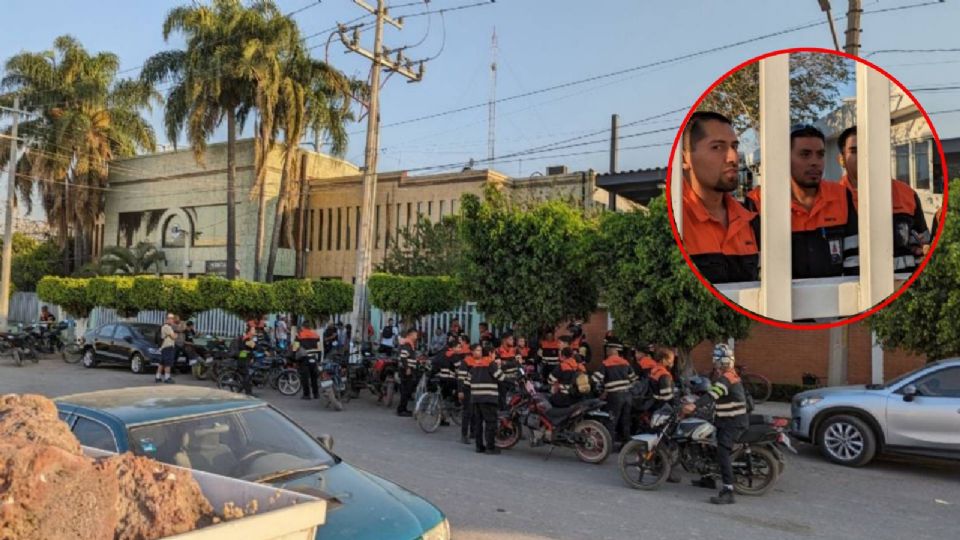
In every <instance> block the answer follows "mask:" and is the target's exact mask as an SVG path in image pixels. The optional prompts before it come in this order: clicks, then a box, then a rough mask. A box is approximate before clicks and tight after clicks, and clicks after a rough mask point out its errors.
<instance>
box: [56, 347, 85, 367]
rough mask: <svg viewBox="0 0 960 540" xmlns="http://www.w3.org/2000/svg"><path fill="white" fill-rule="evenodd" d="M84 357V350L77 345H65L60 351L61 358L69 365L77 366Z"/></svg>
mask: <svg viewBox="0 0 960 540" xmlns="http://www.w3.org/2000/svg"><path fill="white" fill-rule="evenodd" d="M82 357H83V349H81V348H80V346H79V345H77V344H76V343H71V344H69V345H65V346H64V347H63V349H62V350H61V351H60V358H61V359H63V361H64V362H66V363H68V364H76V363H77V362H79V361H80V358H82Z"/></svg>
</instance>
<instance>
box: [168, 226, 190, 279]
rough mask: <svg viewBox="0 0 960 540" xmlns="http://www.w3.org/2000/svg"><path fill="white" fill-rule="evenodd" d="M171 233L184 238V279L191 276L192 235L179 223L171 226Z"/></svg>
mask: <svg viewBox="0 0 960 540" xmlns="http://www.w3.org/2000/svg"><path fill="white" fill-rule="evenodd" d="M170 234H172V235H173V236H174V237H175V238H183V248H184V252H183V279H189V278H190V235H189V234H188V233H187V230H186V229H181V228H180V226H179V225H174V226H173V227H170Z"/></svg>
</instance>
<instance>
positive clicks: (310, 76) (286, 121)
mask: <svg viewBox="0 0 960 540" xmlns="http://www.w3.org/2000/svg"><path fill="white" fill-rule="evenodd" d="M278 74H279V81H278V84H277V99H276V113H275V114H274V115H273V117H274V119H275V120H276V129H279V130H281V131H282V132H283V142H282V144H281V147H282V150H283V167H282V169H281V174H280V187H279V192H278V195H277V205H276V207H275V213H274V219H273V230H272V232H271V235H270V252H269V256H268V259H267V271H266V281H268V282H269V281H272V280H273V273H274V269H275V266H276V260H277V250H278V248H279V244H280V233H281V228H282V223H283V218H284V217H287V220H286V222H287V223H288V224H289V223H291V222H292V220H291V219H290V217H291V216H289V215H287V214H288V207H289V206H293V205H292V204H291V203H292V202H295V201H297V200H298V198H299V190H300V189H301V188H302V186H301V185H300V184H299V183H295V182H291V179H292V178H294V177H298V176H300V175H299V172H298V171H300V169H301V167H300V159H298V158H299V156H300V153H299V147H300V141H302V140H303V138H304V136H305V135H306V134H307V132H308V131H313V132H315V133H318V134H321V135H325V136H326V137H327V139H328V142H329V144H330V148H331V152H332V153H333V154H335V155H343V153H344V152H345V151H346V147H347V133H346V128H345V124H346V122H347V121H349V120H351V119H352V118H353V117H352V115H351V112H350V107H351V104H352V102H353V97H352V96H353V93H354V92H357V91H362V83H357V82H356V81H352V80H350V79H349V78H348V77H347V76H346V75H344V74H343V73H341V72H340V71H338V70H336V69H334V68H333V67H331V66H330V65H328V64H326V63H325V62H321V61H319V60H314V59H312V58H310V57H309V56H308V54H307V52H306V51H305V50H304V49H303V48H302V47H301V46H300V45H299V41H298V42H297V48H296V49H294V51H293V54H292V55H290V56H289V57H287V58H283V59H282V65H281V66H280V69H279V70H278ZM276 129H275V131H276ZM291 186H295V187H296V188H297V189H291ZM287 231H288V235H289V236H290V237H291V240H290V243H291V245H292V244H293V241H292V233H291V231H290V227H288V228H287Z"/></svg>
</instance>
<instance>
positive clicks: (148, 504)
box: [0, 395, 219, 540]
mask: <svg viewBox="0 0 960 540" xmlns="http://www.w3.org/2000/svg"><path fill="white" fill-rule="evenodd" d="M216 517H217V516H216V515H215V514H214V510H213V508H212V507H211V505H210V503H209V501H207V499H206V497H204V496H203V493H201V491H200V486H199V485H198V484H197V482H196V480H194V478H193V476H192V475H191V474H190V473H189V472H188V471H185V470H182V469H174V468H172V467H170V466H168V465H165V464H163V463H160V462H158V461H154V460H152V459H149V458H145V457H139V456H134V455H132V454H129V453H127V454H123V455H119V456H111V457H107V458H101V459H91V458H88V457H86V456H84V455H83V454H82V452H81V450H80V444H79V443H78V442H77V440H76V438H75V437H74V436H73V434H72V433H71V432H70V429H69V428H68V427H67V425H66V424H64V423H63V422H61V421H60V420H59V418H58V417H57V410H56V407H55V406H54V404H53V403H52V402H51V401H50V400H48V399H47V398H44V397H42V396H32V395H24V396H16V395H7V396H0V539H7V538H16V539H18V540H32V539H47V538H57V539H61V538H62V539H71V538H78V539H79V538H82V539H93V540H100V539H103V540H110V539H115V540H153V539H157V538H162V537H164V536H170V535H173V534H179V533H184V532H188V531H191V530H193V529H196V528H198V527H201V526H204V525H206V524H210V523H214V522H215V518H216ZM216 521H219V519H216Z"/></svg>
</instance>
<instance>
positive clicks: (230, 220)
mask: <svg viewBox="0 0 960 540" xmlns="http://www.w3.org/2000/svg"><path fill="white" fill-rule="evenodd" d="M236 146H237V112H236V110H235V109H234V108H232V107H231V108H228V109H227V279H235V278H236V277H237V272H236V264H237V212H236V207H235V204H236V198H237V196H236V185H237V163H236V152H237V148H236Z"/></svg>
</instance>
